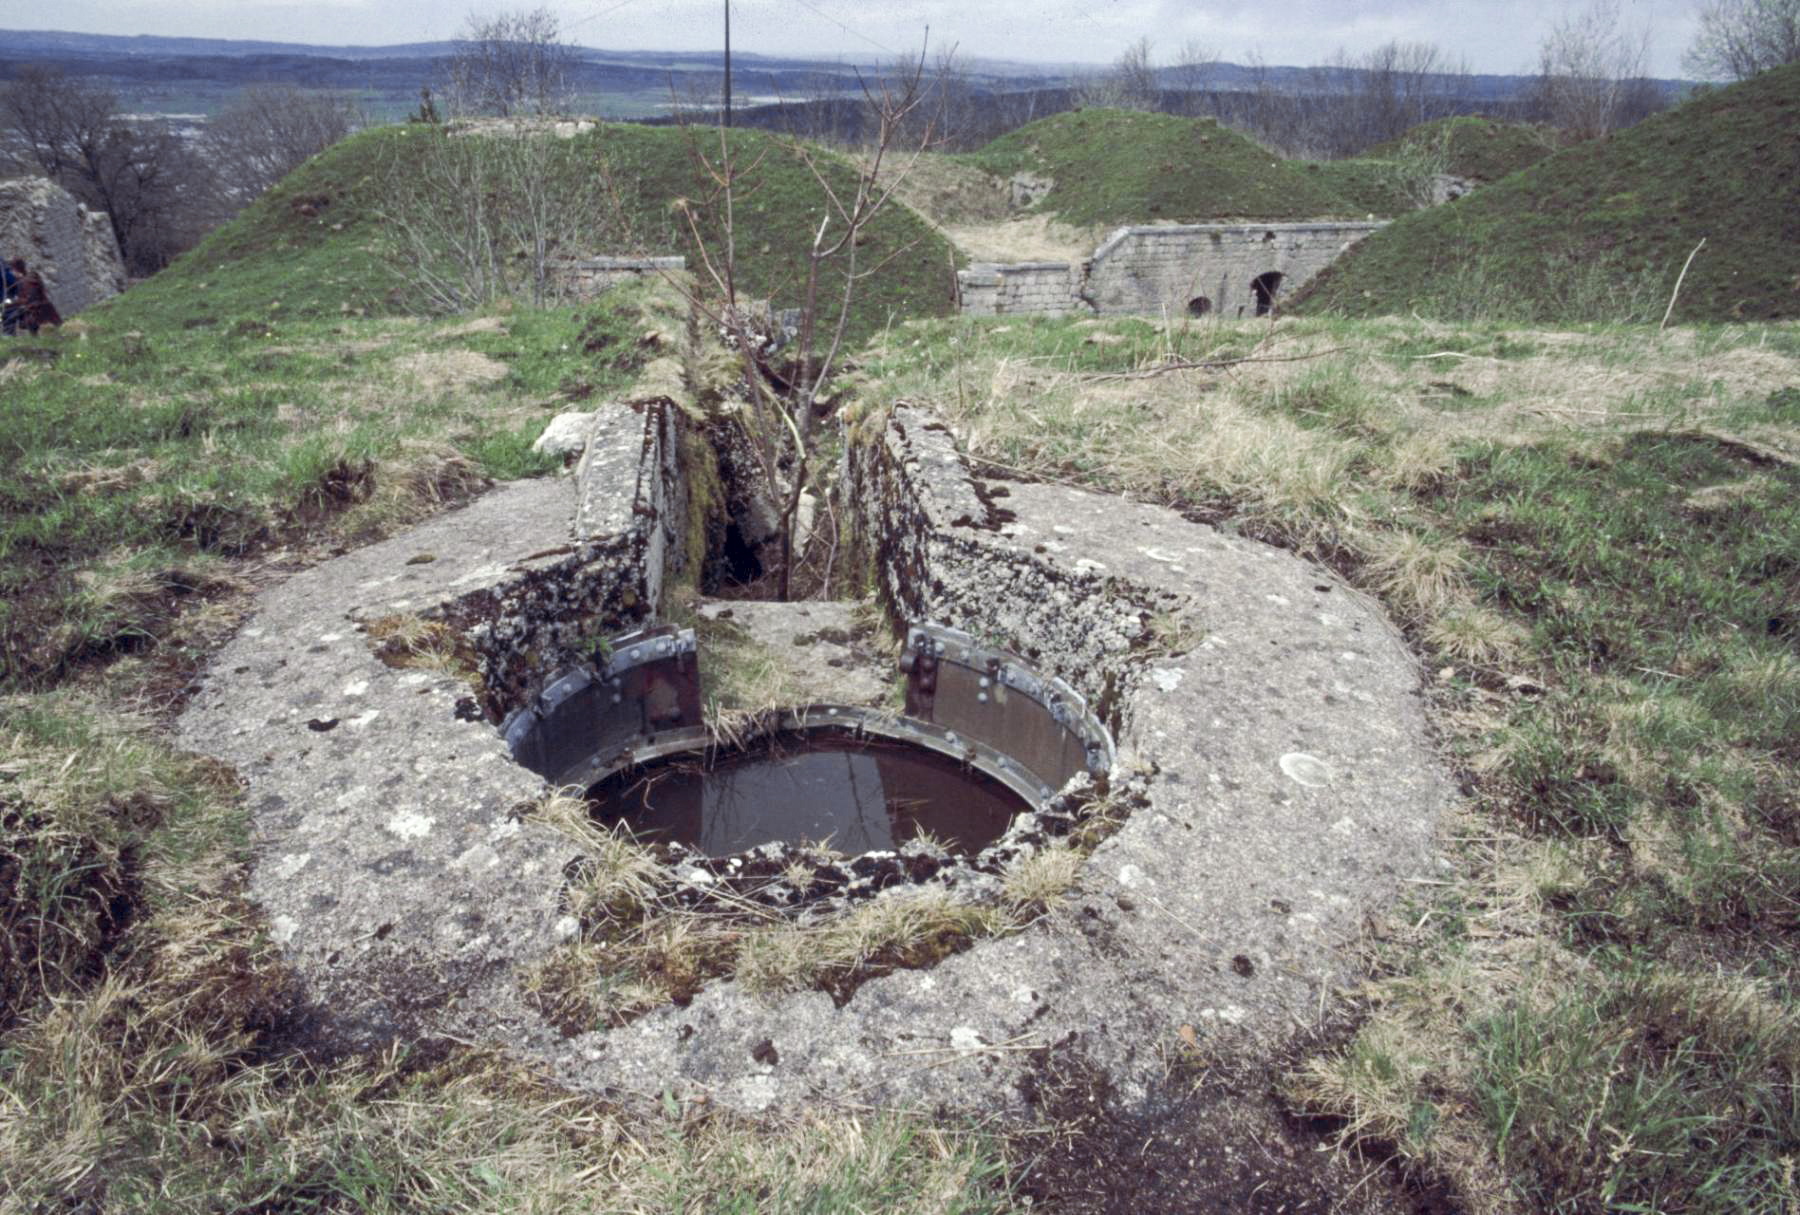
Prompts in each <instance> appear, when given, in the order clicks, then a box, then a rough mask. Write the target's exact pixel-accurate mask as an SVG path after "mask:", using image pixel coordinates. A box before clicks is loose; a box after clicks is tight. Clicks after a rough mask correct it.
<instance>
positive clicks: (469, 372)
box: [394, 350, 507, 392]
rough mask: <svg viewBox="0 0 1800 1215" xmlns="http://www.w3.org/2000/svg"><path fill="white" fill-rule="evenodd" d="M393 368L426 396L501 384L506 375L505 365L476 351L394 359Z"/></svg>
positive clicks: (448, 352)
mask: <svg viewBox="0 0 1800 1215" xmlns="http://www.w3.org/2000/svg"><path fill="white" fill-rule="evenodd" d="M394 367H395V369H396V370H397V371H399V373H400V374H401V375H402V376H404V377H406V378H407V379H409V380H411V381H412V382H413V384H414V385H415V386H416V387H418V388H420V389H422V390H424V391H426V392H443V391H445V390H449V389H457V388H479V387H485V386H486V385H489V384H497V383H499V382H500V381H501V380H504V379H505V378H506V375H507V366H506V364H505V363H502V362H500V361H499V360H498V359H490V358H489V357H488V356H487V355H485V354H478V353H476V352H475V351H473V350H438V351H432V352H430V353H426V354H409V355H407V356H406V357H404V358H400V359H395V360H394Z"/></svg>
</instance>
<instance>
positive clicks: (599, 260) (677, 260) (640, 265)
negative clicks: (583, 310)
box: [550, 257, 687, 300]
mask: <svg viewBox="0 0 1800 1215" xmlns="http://www.w3.org/2000/svg"><path fill="white" fill-rule="evenodd" d="M686 269H687V258H685V257H588V258H580V259H576V258H570V259H568V260H567V261H561V262H557V263H556V264H554V265H553V266H552V267H551V271H550V273H551V277H552V278H553V279H554V281H555V282H556V285H557V287H558V288H559V289H561V290H562V291H564V292H566V293H568V294H569V295H571V296H574V297H575V298H576V299H578V300H591V299H593V298H595V297H596V296H598V295H600V294H601V293H602V292H604V291H608V290H610V289H611V288H613V287H617V286H619V285H620V284H621V283H631V282H636V281H637V280H638V279H641V278H644V277H645V276H647V275H658V274H678V273H680V272H681V271H683V270H686Z"/></svg>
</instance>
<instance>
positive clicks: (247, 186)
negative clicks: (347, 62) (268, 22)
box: [200, 85, 363, 209]
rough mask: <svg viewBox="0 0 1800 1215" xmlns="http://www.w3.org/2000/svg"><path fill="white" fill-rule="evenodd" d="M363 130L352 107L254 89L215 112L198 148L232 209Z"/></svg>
mask: <svg viewBox="0 0 1800 1215" xmlns="http://www.w3.org/2000/svg"><path fill="white" fill-rule="evenodd" d="M362 124H363V116H362V114H361V112H360V111H359V110H358V109H357V107H356V105H355V103H353V102H352V101H350V100H349V99H348V98H345V97H341V96H338V95H336V94H333V93H318V92H311V91H307V90H303V89H297V88H294V87H292V86H290V85H257V86H254V87H251V88H248V89H245V90H244V92H243V93H242V94H241V95H240V96H239V97H238V98H237V99H236V100H235V101H233V102H231V103H230V104H229V105H227V106H226V107H225V108H224V109H222V110H220V111H219V113H218V114H217V115H215V116H214V117H213V118H212V119H211V121H209V122H208V123H207V124H206V129H205V131H203V132H202V133H201V136H200V146H201V150H202V151H203V153H204V154H205V156H206V159H207V160H208V161H209V162H210V163H211V164H212V166H213V169H214V172H215V173H217V175H218V177H219V181H220V192H221V193H222V194H223V195H225V196H226V197H225V199H224V201H225V202H226V204H227V205H228V206H229V207H230V208H231V209H236V208H237V207H239V206H242V205H244V204H245V203H248V202H249V201H250V200H251V199H253V198H255V197H256V196H257V195H259V194H261V193H262V192H263V191H264V190H267V189H268V188H269V187H270V186H272V185H274V184H275V183H276V182H278V181H280V180H281V179H282V178H284V177H286V176H287V175H288V174H289V173H291V172H293V171H294V170H295V169H297V168H299V167H300V166H301V165H302V164H303V163H305V162H306V161H307V160H308V159H310V158H311V157H313V156H315V155H317V154H318V153H320V152H323V151H324V150H325V149H326V148H328V147H330V146H331V145H332V144H334V143H336V142H337V141H338V140H340V139H343V138H344V137H345V136H347V135H349V134H350V132H352V131H354V130H355V129H356V128H357V127H359V126H361V125H362Z"/></svg>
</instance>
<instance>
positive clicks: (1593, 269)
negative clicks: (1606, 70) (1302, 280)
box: [1289, 65, 1800, 321]
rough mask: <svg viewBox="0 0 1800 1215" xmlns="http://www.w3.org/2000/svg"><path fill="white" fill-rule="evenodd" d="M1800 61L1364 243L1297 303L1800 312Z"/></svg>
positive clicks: (1679, 314)
mask: <svg viewBox="0 0 1800 1215" xmlns="http://www.w3.org/2000/svg"><path fill="white" fill-rule="evenodd" d="M1795 130H1800V65H1795V66H1792V67H1787V68H1782V69H1779V70H1777V71H1773V72H1769V73H1766V74H1765V75H1763V76H1760V77H1757V78H1756V79H1753V80H1750V81H1747V82H1745V83H1743V84H1739V85H1734V86H1732V87H1730V88H1726V89H1721V90H1718V91H1717V92H1714V93H1711V94H1709V95H1707V96H1704V97H1701V98H1699V99H1697V100H1695V101H1692V102H1689V103H1688V104H1686V105H1684V106H1682V107H1680V108H1679V109H1676V110H1672V111H1669V112H1667V113H1664V114H1659V115H1657V116H1655V117H1653V118H1651V119H1649V120H1647V121H1645V122H1643V123H1641V124H1639V125H1638V126H1635V127H1633V128H1631V129H1630V130H1628V131H1624V132H1622V133H1620V134H1618V135H1615V136H1612V137H1611V138H1608V139H1606V140H1603V141H1599V142H1596V143H1591V144H1584V145H1581V146H1578V147H1574V148H1570V149H1568V150H1566V151H1564V152H1561V153H1559V154H1557V155H1555V156H1552V157H1550V158H1549V159H1547V160H1544V161H1542V162H1540V163H1538V164H1536V165H1534V166H1532V167H1530V168H1528V169H1526V170H1524V171H1523V172H1521V173H1518V174H1516V175H1514V176H1512V177H1509V178H1507V179H1505V180H1503V181H1500V182H1498V183H1496V184H1494V185H1491V186H1488V187H1486V188H1484V189H1482V190H1480V191H1477V192H1476V193H1475V194H1473V195H1471V196H1469V197H1467V198H1464V199H1462V200H1460V201H1458V202H1456V203H1454V204H1452V205H1450V206H1447V207H1440V208H1436V209H1434V210H1431V211H1425V212H1420V213H1418V214H1415V215H1409V216H1407V217H1405V218H1404V219H1402V220H1400V221H1398V222H1396V223H1395V224H1394V225H1392V226H1391V227H1389V228H1388V229H1387V230H1385V231H1383V232H1381V233H1378V234H1376V235H1375V236H1372V237H1370V238H1369V239H1368V240H1366V241H1363V242H1362V243H1360V244H1359V245H1357V247H1356V248H1355V250H1353V251H1352V252H1351V253H1350V255H1349V256H1347V257H1345V258H1344V259H1343V260H1342V261H1340V262H1339V263H1338V264H1336V265H1335V266H1333V267H1332V268H1331V269H1330V270H1329V271H1327V272H1326V273H1325V274H1324V275H1322V276H1321V277H1320V278H1319V279H1317V280H1315V282H1314V283H1313V285H1312V286H1311V287H1309V288H1308V289H1307V290H1306V292H1305V293H1304V294H1303V295H1301V296H1300V297H1297V298H1296V299H1295V300H1294V301H1293V302H1292V303H1291V304H1290V305H1289V307H1290V309H1294V310H1301V311H1336V312H1344V313H1349V314H1353V315H1374V314H1382V313H1404V312H1406V311H1408V310H1410V309H1414V308H1417V309H1418V310H1419V311H1420V312H1421V313H1423V314H1426V315H1435V316H1441V317H1447V318H1449V317H1457V316H1467V315H1479V314H1482V313H1487V314H1491V315H1494V316H1502V317H1514V318H1519V319H1543V320H1560V319H1570V320H1576V319H1599V317H1600V316H1602V315H1610V316H1613V317H1617V318H1619V319H1653V318H1654V317H1655V316H1659V315H1660V314H1661V308H1662V305H1663V304H1664V302H1666V300H1667V298H1668V295H1669V292H1670V290H1671V289H1672V288H1673V286H1674V283H1675V280H1676V276H1677V275H1678V273H1679V272H1680V270H1681V266H1682V262H1683V261H1684V259H1685V258H1686V257H1687V255H1688V252H1689V251H1690V250H1691V249H1693V247H1694V246H1695V245H1696V244H1697V243H1698V242H1699V241H1700V239H1701V238H1702V237H1705V238H1706V241H1707V244H1706V248H1705V249H1704V250H1702V251H1701V253H1700V255H1699V256H1698V257H1697V258H1695V260H1694V263H1693V267H1692V269H1691V270H1690V271H1689V273H1688V276H1687V279H1686V281H1685V282H1684V283H1683V285H1682V291H1681V299H1680V302H1679V303H1678V305H1677V307H1676V310H1675V317H1676V319H1678V320H1690V321H1692V320H1703V319H1718V320H1727V319H1745V318H1778V317H1792V316H1800V208H1796V207H1795V206H1794V205H1793V200H1794V199H1795V198H1796V197H1800V139H1797V138H1795V136H1794V131H1795Z"/></svg>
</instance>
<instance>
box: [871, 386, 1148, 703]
mask: <svg viewBox="0 0 1800 1215" xmlns="http://www.w3.org/2000/svg"><path fill="white" fill-rule="evenodd" d="M847 461H848V474H849V476H848V482H849V486H850V493H849V500H850V501H851V502H852V503H854V504H855V511H856V514H857V527H856V531H857V541H858V543H860V544H862V545H864V546H866V548H867V549H868V551H869V555H870V556H871V557H872V564H873V567H874V572H875V581H876V591H877V593H878V594H879V595H880V597H881V599H882V601H883V603H884V604H885V605H886V607H887V609H888V611H889V613H890V614H891V615H892V616H893V617H894V618H895V619H896V620H899V621H915V620H930V621H935V622H938V623H942V624H948V625H951V626H952V627H954V628H959V629H962V630H964V631H965V632H968V633H971V634H973V635H975V636H977V637H984V638H991V639H994V641H995V642H996V643H997V644H999V645H1000V646H1001V647H1003V648H1005V649H1009V650H1011V651H1012V652H1014V653H1016V654H1019V655H1020V656H1022V657H1024V658H1026V659H1028V660H1029V661H1031V662H1032V663H1034V664H1036V665H1037V667H1038V669H1039V670H1041V671H1044V672H1047V673H1049V674H1053V675H1057V676H1060V677H1061V678H1062V679H1064V680H1065V681H1067V682H1068V683H1069V685H1070V686H1071V687H1073V688H1074V689H1075V690H1076V691H1078V692H1080V693H1081V694H1082V695H1083V696H1085V697H1087V698H1088V700H1089V701H1090V703H1093V704H1098V705H1102V706H1104V703H1105V701H1106V699H1107V698H1108V692H1109V690H1110V688H1111V686H1112V685H1113V684H1114V682H1115V681H1116V680H1117V679H1118V677H1119V673H1120V670H1121V666H1122V664H1123V663H1124V662H1125V661H1126V660H1127V659H1128V658H1131V657H1134V656H1135V654H1134V652H1135V651H1136V650H1138V649H1140V648H1141V647H1142V645H1143V644H1144V642H1145V639H1146V638H1147V637H1148V636H1149V625H1150V620H1151V618H1152V617H1153V616H1154V615H1156V614H1157V613H1159V612H1162V611H1168V610H1172V609H1173V607H1174V605H1175V602H1176V598H1175V597H1174V596H1171V595H1166V594H1159V593H1157V592H1154V591H1151V590H1149V589H1147V588H1145V587H1142V586H1138V585H1135V584H1132V583H1129V582H1126V581H1125V580H1122V579H1119V578H1115V577H1113V576H1111V575H1109V574H1107V573H1105V572H1104V571H1102V570H1099V569H1094V570H1091V571H1090V570H1086V569H1077V570H1073V571H1071V570H1066V569H1057V568H1055V567H1054V566H1053V565H1052V564H1050V563H1049V562H1047V561H1046V560H1044V559H1043V558H1042V557H1041V556H1040V555H1038V554H1037V553H1035V552H1034V551H1033V548H1032V546H1031V545H1029V544H1027V543H1023V542H1021V541H1020V540H1018V539H1017V538H1015V537H1014V536H1013V535H1012V534H1011V532H1012V530H1013V529H1012V527H1011V524H1010V520H1011V513H1010V512H1009V511H1007V509H1006V506H1005V500H1004V499H1005V495H1006V494H1007V493H1008V491H1007V490H1006V489H1005V487H1002V486H994V487H992V488H987V487H984V486H983V485H982V484H981V483H980V482H977V481H976V480H974V479H973V478H972V477H971V476H970V475H969V472H968V467H967V465H966V464H965V463H964V462H963V459H962V456H961V454H960V453H959V452H958V451H957V448H956V440H955V438H954V437H953V436H952V435H951V434H950V432H949V430H947V429H946V428H945V426H944V424H943V423H942V422H941V421H938V420H937V419H936V418H934V417H933V416H932V415H930V414H928V413H925V412H923V411H921V410H917V409H911V408H904V407H903V408H899V409H896V410H895V411H894V414H893V417H892V419H891V420H890V421H889V423H888V425H887V427H886V430H885V431H884V433H883V434H882V435H881V437H880V439H879V440H878V441H875V442H872V443H867V444H852V445H851V447H850V450H849V452H848V455H847Z"/></svg>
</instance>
